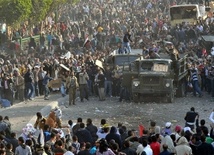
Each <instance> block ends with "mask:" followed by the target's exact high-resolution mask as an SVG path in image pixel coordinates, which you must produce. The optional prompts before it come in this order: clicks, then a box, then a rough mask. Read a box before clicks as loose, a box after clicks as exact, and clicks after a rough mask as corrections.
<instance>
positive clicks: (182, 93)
mask: <svg viewBox="0 0 214 155" xmlns="http://www.w3.org/2000/svg"><path fill="white" fill-rule="evenodd" d="M185 91H186V85H185V82H184V81H181V82H180V83H179V86H178V89H177V91H176V97H184V96H185Z"/></svg>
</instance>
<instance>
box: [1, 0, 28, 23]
mask: <svg viewBox="0 0 214 155" xmlns="http://www.w3.org/2000/svg"><path fill="white" fill-rule="evenodd" d="M31 11H32V3H31V0H0V15H1V19H2V20H4V21H5V22H6V23H7V24H8V25H10V26H15V25H18V24H20V23H21V22H24V21H26V20H27V19H28V17H29V15H30V14H31Z"/></svg>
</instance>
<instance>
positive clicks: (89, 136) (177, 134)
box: [0, 107, 214, 155]
mask: <svg viewBox="0 0 214 155" xmlns="http://www.w3.org/2000/svg"><path fill="white" fill-rule="evenodd" d="M36 116H37V119H36V122H35V124H34V125H32V124H27V125H26V127H25V128H23V133H22V134H21V136H19V137H18V138H17V135H16V133H14V132H12V130H11V124H10V121H9V118H8V116H5V117H4V118H3V117H2V116H0V155H13V154H15V155H213V154H214V133H213V129H214V126H213V123H214V112H212V113H211V115H210V121H211V122H212V124H211V126H210V128H209V127H208V126H207V124H206V122H205V120H204V119H201V120H200V122H199V113H198V112H196V111H195V108H194V107H191V109H190V111H188V112H187V113H186V115H185V117H184V119H185V120H186V123H185V125H184V127H182V126H181V125H178V124H177V125H176V124H174V125H172V123H171V122H166V123H165V127H164V128H162V127H161V126H159V125H158V122H155V121H152V120H151V121H150V125H149V126H148V127H146V126H143V125H142V124H139V129H138V130H136V129H128V128H127V127H126V126H125V125H124V124H123V123H122V122H119V123H118V124H117V126H112V125H110V124H108V122H107V120H106V119H101V120H100V126H96V125H95V124H93V120H92V119H91V118H88V119H87V120H86V122H85V123H84V122H83V119H82V118H77V122H76V123H74V122H73V121H72V120H69V121H68V124H67V125H62V123H61V116H62V113H61V110H60V109H59V108H55V109H53V110H52V111H51V112H50V114H49V115H48V117H47V118H45V117H44V116H42V114H41V113H40V112H37V113H36ZM63 129H64V130H63ZM36 130H39V131H40V132H39V135H38V136H37V137H36V136H35V132H36Z"/></svg>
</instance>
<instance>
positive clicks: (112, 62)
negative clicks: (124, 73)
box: [104, 49, 143, 68]
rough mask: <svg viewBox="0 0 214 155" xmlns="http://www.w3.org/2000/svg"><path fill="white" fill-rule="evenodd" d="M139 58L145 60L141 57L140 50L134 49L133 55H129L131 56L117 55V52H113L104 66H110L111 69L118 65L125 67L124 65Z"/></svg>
mask: <svg viewBox="0 0 214 155" xmlns="http://www.w3.org/2000/svg"><path fill="white" fill-rule="evenodd" d="M138 58H141V59H143V56H142V55H141V50H139V49H133V50H132V53H129V54H116V52H115V51H113V52H112V53H111V54H110V55H109V56H108V57H107V58H106V61H105V64H104V66H105V65H108V66H110V67H111V68H113V67H115V66H116V65H118V66H119V67H123V65H124V63H131V62H133V61H135V60H136V59H138Z"/></svg>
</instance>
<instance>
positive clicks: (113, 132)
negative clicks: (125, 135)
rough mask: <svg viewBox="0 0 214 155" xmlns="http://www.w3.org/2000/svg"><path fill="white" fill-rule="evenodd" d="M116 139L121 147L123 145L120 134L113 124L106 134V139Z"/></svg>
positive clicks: (108, 140)
mask: <svg viewBox="0 0 214 155" xmlns="http://www.w3.org/2000/svg"><path fill="white" fill-rule="evenodd" d="M112 139H113V140H115V142H116V143H117V144H118V145H119V148H121V147H122V141H121V137H120V135H118V134H117V128H116V127H114V126H112V127H111V130H110V133H109V134H107V135H106V140H107V142H108V143H109V142H110V141H111V140H112Z"/></svg>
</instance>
